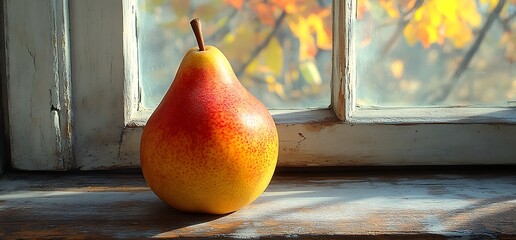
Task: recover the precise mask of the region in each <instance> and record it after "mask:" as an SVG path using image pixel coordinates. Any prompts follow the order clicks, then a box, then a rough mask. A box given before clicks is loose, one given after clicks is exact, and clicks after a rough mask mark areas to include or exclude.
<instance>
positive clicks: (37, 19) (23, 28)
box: [4, 0, 73, 170]
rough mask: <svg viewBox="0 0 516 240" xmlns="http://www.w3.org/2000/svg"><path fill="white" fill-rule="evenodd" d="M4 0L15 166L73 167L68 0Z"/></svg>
mask: <svg viewBox="0 0 516 240" xmlns="http://www.w3.org/2000/svg"><path fill="white" fill-rule="evenodd" d="M4 3H5V5H4V6H5V12H6V14H5V15H6V20H5V23H6V26H5V32H6V46H5V47H6V55H7V76H8V79H7V98H8V114H9V131H10V132H9V135H10V146H11V164H12V166H13V167H14V168H16V169H25V170H67V169H70V168H72V167H73V156H72V150H71V141H72V130H71V121H72V120H71V103H70V91H71V90H70V66H69V61H70V59H69V44H68V16H67V9H68V7H67V1H66V0H57V1H50V0H44V1H28V0H22V1H18V0H16V1H14V0H9V1H4ZM28 16H30V17H28Z"/></svg>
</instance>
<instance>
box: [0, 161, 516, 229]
mask: <svg viewBox="0 0 516 240" xmlns="http://www.w3.org/2000/svg"><path fill="white" fill-rule="evenodd" d="M515 185H516V176H515V175H514V174H511V173H510V172H506V173H493V172H492V171H491V172H490V173H478V172H475V173H466V174H457V173H450V172H440V173H437V172H422V173H419V172H418V173H414V172H408V171H405V172H396V173H390V174H387V173H379V172H359V173H352V172H341V173H314V174H301V173H281V174H277V175H276V176H275V178H274V179H273V181H272V182H271V184H270V186H269V188H268V189H267V191H266V192H265V193H264V194H263V195H262V196H261V197H260V198H259V199H258V200H256V201H255V202H254V203H252V204H251V205H250V206H248V207H246V208H244V209H242V210H240V211H237V212H235V213H232V214H228V215H223V216H210V215H200V214H187V213H181V212H177V211H175V210H173V209H171V208H169V207H168V206H167V205H165V204H164V203H163V202H161V201H160V200H159V199H158V198H157V197H156V196H155V195H154V194H153V193H152V192H151V191H150V190H149V189H148V188H147V186H146V184H145V182H144V180H143V178H142V176H141V175H140V174H134V173H129V174H127V173H126V174H124V173H116V174H105V173H91V172H90V173H63V174H41V173H38V174H29V173H21V174H8V175H6V176H3V177H2V178H1V180H0V238H1V239H6V238H7V239H18V238H38V239H39V238H61V237H70V238H85V239H93V238H99V237H100V238H137V239H138V238H144V237H163V238H167V237H235V238H254V237H268V238H283V237H301V238H307V239H310V238H313V237H314V236H319V237H321V236H325V237H327V238H337V237H351V236H353V237H356V238H360V239H363V238H366V239H370V238H376V237H378V238H385V237H387V238H389V237H393V238H396V239H397V238H399V237H402V236H407V237H415V236H417V237H418V238H419V237H423V236H424V237H425V239H429V238H430V239H433V238H439V239H440V238H442V237H460V236H471V237H479V238H504V237H507V238H511V237H515V236H516V187H515Z"/></svg>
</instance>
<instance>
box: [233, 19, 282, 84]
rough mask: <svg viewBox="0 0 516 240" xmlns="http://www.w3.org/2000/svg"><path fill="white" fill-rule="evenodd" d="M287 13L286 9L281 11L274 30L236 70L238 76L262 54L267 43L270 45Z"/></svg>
mask: <svg viewBox="0 0 516 240" xmlns="http://www.w3.org/2000/svg"><path fill="white" fill-rule="evenodd" d="M286 15H287V13H286V12H285V11H283V12H281V15H280V16H279V17H278V19H277V20H276V23H275V24H274V28H273V29H272V31H271V32H270V33H269V35H267V37H266V38H265V40H264V41H263V42H262V43H261V44H260V45H258V47H256V49H255V50H254V51H253V53H252V54H251V57H249V59H248V60H247V61H246V62H245V63H244V64H242V66H241V67H240V68H239V69H238V71H236V75H237V77H238V78H240V77H241V75H242V73H244V71H245V69H246V68H247V67H248V66H249V65H250V64H251V63H252V62H253V60H254V59H255V58H256V57H258V55H259V54H260V52H261V51H262V50H263V49H265V47H267V45H269V42H270V41H271V40H272V37H273V36H274V35H275V34H276V32H277V31H278V29H279V27H280V26H281V23H282V22H283V19H285V16H286Z"/></svg>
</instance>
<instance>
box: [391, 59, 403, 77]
mask: <svg viewBox="0 0 516 240" xmlns="http://www.w3.org/2000/svg"><path fill="white" fill-rule="evenodd" d="M404 66H405V64H404V63H403V61H402V60H400V59H397V60H394V61H393V62H392V63H391V75H392V76H393V77H395V78H401V77H403V73H404V70H405V69H404Z"/></svg>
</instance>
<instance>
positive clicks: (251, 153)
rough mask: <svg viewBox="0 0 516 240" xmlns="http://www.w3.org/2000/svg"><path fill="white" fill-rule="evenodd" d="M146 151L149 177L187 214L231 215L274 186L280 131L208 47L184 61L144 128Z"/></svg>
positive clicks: (149, 181) (158, 191)
mask: <svg viewBox="0 0 516 240" xmlns="http://www.w3.org/2000/svg"><path fill="white" fill-rule="evenodd" d="M140 152H141V153H140V160H141V167H142V171H143V175H144V177H145V180H146V181H147V184H148V185H149V187H150V188H151V189H152V191H154V193H155V194H156V195H157V196H158V197H159V198H160V199H162V200H163V201H165V202H166V203H168V204H169V205H170V206H172V207H173V208H176V209H178V210H181V211H186V212H198V213H210V214H225V213H230V212H233V211H236V210H238V209H240V208H242V207H244V206H246V205H248V204H250V203H251V202H252V201H254V200H255V199H256V198H258V196H259V195H260V194H262V193H263V191H264V190H265V189H266V187H267V186H268V184H269V182H270V180H271V178H272V175H273V173H274V170H275V168H276V163H277V159H278V133H277V130H276V125H275V123H274V121H273V119H272V117H271V115H270V114H269V112H268V110H267V108H266V107H265V106H264V105H263V104H262V103H261V102H260V101H259V100H258V99H256V98H255V97H254V96H253V95H251V94H250V93H249V92H248V91H247V90H246V89H245V88H244V87H243V86H242V84H241V83H240V82H239V81H238V79H237V77H236V76H235V73H234V71H233V69H232V67H231V65H230V63H229V61H228V60H227V59H226V57H225V56H224V55H223V54H222V52H220V51H219V50H218V49H217V48H216V47H213V46H206V50H205V51H199V49H197V48H192V49H190V50H189V51H188V52H187V53H186V55H185V56H184V58H183V61H182V62H181V64H180V66H179V69H178V71H177V74H176V77H175V79H174V81H173V83H172V85H171V86H170V88H169V90H168V91H167V93H166V94H165V96H164V98H163V100H162V101H161V103H160V104H159V106H158V107H157V108H156V110H155V111H154V113H153V114H152V116H151V117H150V118H149V120H148V122H147V125H146V126H145V128H144V131H143V135H142V138H141V146H140Z"/></svg>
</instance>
